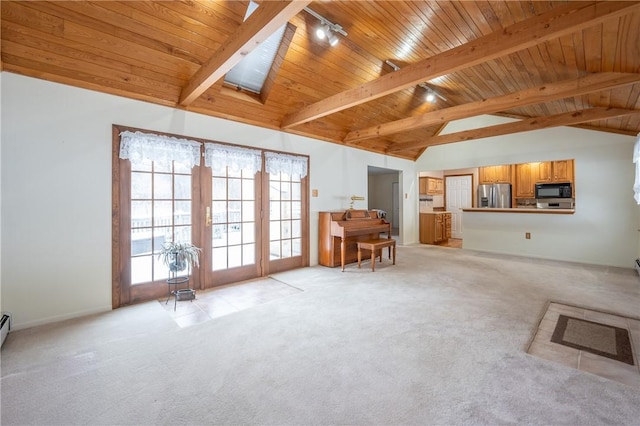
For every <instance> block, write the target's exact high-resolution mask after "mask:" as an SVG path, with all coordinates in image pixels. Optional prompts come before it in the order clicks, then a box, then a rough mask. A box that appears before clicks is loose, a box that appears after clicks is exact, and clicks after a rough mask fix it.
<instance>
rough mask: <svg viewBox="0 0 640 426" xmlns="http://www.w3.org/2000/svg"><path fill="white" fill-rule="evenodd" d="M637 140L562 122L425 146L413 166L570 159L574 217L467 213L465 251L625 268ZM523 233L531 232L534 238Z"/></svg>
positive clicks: (633, 244)
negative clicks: (472, 139) (559, 125)
mask: <svg viewBox="0 0 640 426" xmlns="http://www.w3.org/2000/svg"><path fill="white" fill-rule="evenodd" d="M506 121H511V120H510V119H509V120H507V119H502V118H500V117H488V116H484V117H479V118H476V119H468V120H460V121H459V122H456V123H454V126H455V127H456V128H457V129H462V128H475V127H483V126H486V125H491V124H499V123H501V122H506ZM454 126H452V127H454ZM634 139H635V138H633V137H629V136H623V135H616V134H611V133H605V132H596V131H588V130H582V129H576V128H569V127H560V128H554V129H547V130H539V131H532V132H525V133H519V134H517V135H511V136H501V137H493V138H485V139H481V140H476V141H471V142H460V143H455V144H449V145H441V146H436V147H432V148H428V149H427V150H426V151H425V153H424V154H423V155H422V156H421V157H420V158H419V159H418V161H417V162H416V167H417V170H418V171H423V170H425V171H426V170H448V169H459V168H466V167H478V166H487V165H498V164H514V163H526V162H534V161H548V160H563V159H570V158H573V159H575V187H576V213H575V214H574V215H571V216H562V215H536V214H497V213H496V214H491V213H464V226H465V233H464V238H463V245H464V248H469V249H475V250H483V251H491V252H497V253H509V254H521V255H527V256H532V257H540V258H550V259H560V260H569V261H576V262H583V263H593V264H601V265H609V266H621V267H627V268H629V267H632V266H633V260H634V259H635V257H636V256H637V253H638V231H637V229H638V223H639V222H638V220H639V216H638V214H639V211H638V206H637V205H636V204H635V201H634V199H633V191H632V187H633V181H634V165H633V163H632V152H633V143H634ZM525 232H531V233H532V235H531V240H526V239H525V238H524V234H525Z"/></svg>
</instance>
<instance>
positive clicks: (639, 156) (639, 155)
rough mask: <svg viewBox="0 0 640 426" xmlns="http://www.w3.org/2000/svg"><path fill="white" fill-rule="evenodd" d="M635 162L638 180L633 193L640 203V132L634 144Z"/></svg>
mask: <svg viewBox="0 0 640 426" xmlns="http://www.w3.org/2000/svg"><path fill="white" fill-rule="evenodd" d="M633 162H634V163H635V164H636V180H635V182H634V184H633V193H634V198H635V199H636V203H638V204H640V133H638V137H637V139H636V143H635V145H634V146H633Z"/></svg>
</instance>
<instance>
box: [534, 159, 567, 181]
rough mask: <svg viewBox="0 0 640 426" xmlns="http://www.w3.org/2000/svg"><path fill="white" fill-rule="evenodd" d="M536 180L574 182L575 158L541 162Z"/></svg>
mask: <svg viewBox="0 0 640 426" xmlns="http://www.w3.org/2000/svg"><path fill="white" fill-rule="evenodd" d="M536 182H537V183H545V182H573V160H559V161H546V162H544V163H539V164H538V173H537V178H536Z"/></svg>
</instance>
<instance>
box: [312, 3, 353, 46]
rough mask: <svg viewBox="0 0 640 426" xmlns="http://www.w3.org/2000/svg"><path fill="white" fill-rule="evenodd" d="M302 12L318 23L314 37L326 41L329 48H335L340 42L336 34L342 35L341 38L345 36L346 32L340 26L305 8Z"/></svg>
mask: <svg viewBox="0 0 640 426" xmlns="http://www.w3.org/2000/svg"><path fill="white" fill-rule="evenodd" d="M304 10H305V11H306V12H307V13H309V14H310V15H311V16H313V17H314V18H316V19H317V20H318V21H320V26H319V27H318V28H317V29H316V37H318V38H319V39H320V40H324V39H326V40H327V41H328V42H329V45H330V46H335V45H336V44H338V42H339V41H340V38H339V37H338V36H337V35H336V33H339V34H342V35H343V36H346V35H347V32H346V31H345V30H344V29H343V28H342V26H340V25H338V24H334V23H333V22H331V21H329V20H328V19H327V18H325V17H323V16H321V15H319V14H318V13H316V12H314V11H313V10H311V9H309V8H308V7H305V8H304Z"/></svg>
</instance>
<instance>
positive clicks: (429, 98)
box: [426, 90, 436, 104]
mask: <svg viewBox="0 0 640 426" xmlns="http://www.w3.org/2000/svg"><path fill="white" fill-rule="evenodd" d="M426 99H427V102H431V103H432V104H433V103H435V102H436V95H435V93H433V92H432V91H431V90H429V91H428V92H427V97H426Z"/></svg>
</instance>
